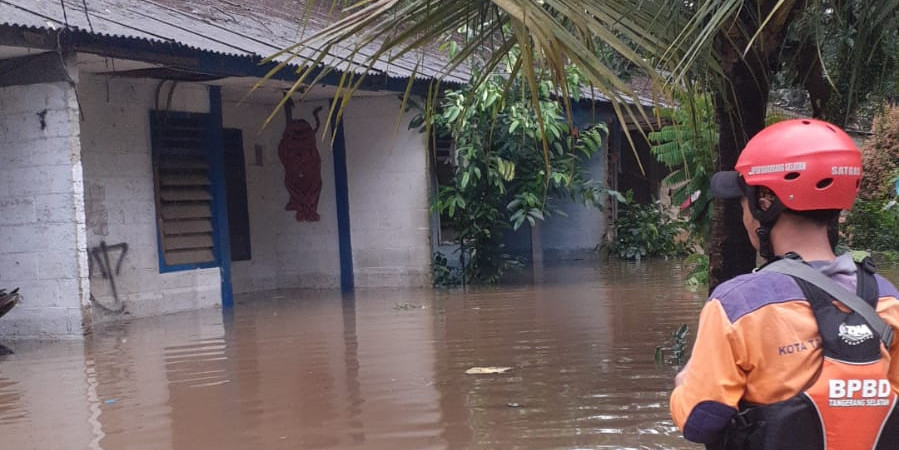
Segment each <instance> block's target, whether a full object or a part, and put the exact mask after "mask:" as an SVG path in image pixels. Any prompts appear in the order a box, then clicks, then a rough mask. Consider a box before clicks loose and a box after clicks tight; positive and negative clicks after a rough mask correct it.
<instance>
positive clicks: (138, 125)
mask: <svg viewBox="0 0 899 450" xmlns="http://www.w3.org/2000/svg"><path fill="white" fill-rule="evenodd" d="M158 84H159V81H158V80H142V79H124V78H106V77H98V76H89V75H84V76H83V77H82V80H81V82H80V83H79V85H78V94H79V98H80V100H81V106H82V108H83V111H84V114H83V119H82V121H81V146H82V148H83V155H84V180H85V183H84V184H85V208H86V215H87V236H88V246H89V249H94V248H96V247H98V246H99V245H100V243H101V242H106V244H107V245H115V244H120V243H127V244H128V252H127V254H126V255H125V257H124V261H123V263H122V268H121V273H119V274H118V275H117V276H116V278H115V284H116V288H117V292H118V297H119V300H120V301H122V302H124V304H125V308H126V312H127V313H128V314H129V315H130V316H131V317H141V316H152V315H157V314H164V313H170V312H176V311H185V310H192V309H198V308H203V307H208V306H214V305H219V304H221V285H220V277H219V269H218V268H211V269H200V270H187V271H178V272H169V273H160V272H159V253H158V244H157V236H156V231H157V227H156V212H155V211H156V207H155V197H154V187H153V164H152V154H151V142H150V114H149V111H150V110H151V109H155V108H156V107H157V105H159V107H160V108H165V107H166V106H168V109H169V110H172V111H187V112H207V111H208V105H209V95H208V91H207V88H206V87H205V86H202V85H197V84H189V83H179V84H178V85H177V86H175V91H174V94H173V95H172V96H171V104H170V105H167V97H168V90H169V88H171V87H172V84H171V83H166V84H165V85H164V86H163V89H162V91H161V94H160V99H159V102H158V103H157V100H156V98H155V95H156V89H157V86H158ZM76 121H77V120H76ZM119 254H120V253H119V252H117V251H115V252H110V258H111V262H112V263H113V264H115V261H117V260H118V257H119ZM92 263H93V264H94V266H93V270H92V275H91V293H92V294H93V296H94V299H95V302H94V308H93V311H94V317H95V319H96V320H99V321H102V320H108V319H114V318H117V317H119V316H120V314H116V313H108V312H106V311H104V309H103V308H102V305H115V299H114V298H113V295H112V290H111V285H110V282H109V280H106V279H104V278H103V277H102V276H101V272H100V270H98V267H96V261H93V262H92Z"/></svg>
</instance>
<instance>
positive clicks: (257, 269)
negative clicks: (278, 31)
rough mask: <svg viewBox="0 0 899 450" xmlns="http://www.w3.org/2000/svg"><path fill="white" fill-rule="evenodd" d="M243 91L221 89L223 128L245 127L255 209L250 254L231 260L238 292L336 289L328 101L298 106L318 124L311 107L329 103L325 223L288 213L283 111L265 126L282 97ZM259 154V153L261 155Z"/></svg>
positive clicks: (322, 147) (322, 146)
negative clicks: (281, 147)
mask: <svg viewBox="0 0 899 450" xmlns="http://www.w3.org/2000/svg"><path fill="white" fill-rule="evenodd" d="M278 94H279V95H280V92H278ZM245 96H246V90H245V89H243V88H230V89H225V90H224V92H223V110H224V111H223V114H224V126H225V127H226V128H240V129H242V130H243V139H244V143H243V148H244V159H245V162H246V176H247V198H248V203H249V204H248V209H249V214H250V240H251V251H252V259H251V260H250V261H236V262H234V263H233V264H232V266H231V272H232V279H233V286H234V292H235V293H246V292H252V291H258V290H267V289H297V288H311V289H323V288H336V287H338V286H340V255H339V253H338V236H337V202H336V200H335V193H334V192H335V188H334V158H333V153H332V152H331V140H330V139H329V137H330V136H328V137H326V138H324V139H322V135H323V133H324V132H325V124H324V122H325V121H327V116H328V108H329V106H330V104H329V103H328V102H321V101H319V102H299V103H297V105H296V107H295V109H294V111H293V118H294V119H295V120H298V119H304V120H306V121H308V122H309V124H310V125H312V126H313V127H315V119H314V118H313V115H312V111H313V110H314V109H315V108H316V107H318V106H321V107H323V109H322V111H320V113H319V118H320V119H321V121H322V125H321V126H320V127H319V139H318V140H317V141H316V147H317V148H318V152H319V155H320V156H321V160H322V166H321V174H322V191H321V195H320V197H319V203H318V214H319V216H320V217H321V220H320V221H318V222H297V221H296V219H295V218H294V215H295V213H294V212H293V211H285V210H284V206H285V205H286V204H287V201H288V199H289V198H290V195H289V194H288V192H287V189H286V188H285V187H284V166H283V165H282V164H281V160H280V159H279V158H278V144H279V143H280V141H281V133H282V132H283V131H284V124H285V118H284V113H283V112H279V113H278V115H277V117H275V118H274V119H273V120H272V122H271V123H270V124H269V125H268V126H265V127H264V126H263V125H264V122H265V119H266V118H267V117H268V116H269V114H271V112H272V111H273V110H274V108H275V105H276V104H277V102H278V101H279V100H280V97H276V96H274V95H271V94H269V95H268V96H267V97H265V96H262V97H260V95H254V96H252V97H251V98H250V99H249V100H247V101H241V100H242V99H244V97H245ZM257 151H258V152H259V153H260V156H261V158H257V154H256V153H257Z"/></svg>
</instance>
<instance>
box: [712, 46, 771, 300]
mask: <svg viewBox="0 0 899 450" xmlns="http://www.w3.org/2000/svg"><path fill="white" fill-rule="evenodd" d="M765 75H767V74H764V75H762V77H764V76H765ZM728 78H729V81H730V82H731V83H732V84H730V85H729V86H725V87H724V88H722V89H719V90H718V94H717V96H716V105H715V115H716V116H717V118H718V131H719V136H720V137H719V141H718V167H717V168H718V170H733V169H734V165H735V164H736V162H737V157H738V156H739V155H740V151H741V150H742V149H743V147H745V146H746V142H748V141H749V138H750V137H751V136H753V135H755V133H757V132H759V131H760V130H761V129H762V128H764V126H765V111H766V109H767V102H768V83H767V80H761V79H760V78H761V77H759V76H756V75H753V71H751V70H749V67H748V65H747V64H746V62H745V60H741V61H739V62H737V63H735V64H734V66H733V69H732V70H731V71H730V76H729V77H728ZM737 105H739V106H737ZM713 208H714V209H713V211H712V229H711V237H710V239H709V293H710V294H711V292H712V291H713V290H714V289H715V287H716V286H718V285H719V284H721V283H723V282H724V281H727V280H729V279H731V278H733V277H735V276H737V275H740V274H744V273H748V272H750V271H751V270H752V269H753V268H754V267H755V262H756V251H755V248H753V247H752V244H751V243H750V242H749V237H748V235H747V234H746V231H747V230H746V229H745V228H744V227H743V211H742V208H741V207H740V201H739V199H734V200H720V199H716V200H715V202H714V206H713ZM749 231H750V232H755V230H749Z"/></svg>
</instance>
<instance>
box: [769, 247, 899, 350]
mask: <svg viewBox="0 0 899 450" xmlns="http://www.w3.org/2000/svg"><path fill="white" fill-rule="evenodd" d="M859 269H860V271H864V272H867V273H868V274H867V275H864V274H861V273H860V274H859V282H860V285H859V288H860V289H865V290H870V289H871V288H870V287H869V286H870V285H871V284H873V285H874V286H875V289H876V283H877V280H875V279H874V275H873V273H870V272H868V269H867V268H866V267H860V268H859ZM760 270H767V271H771V272H778V273H782V274H785V275H790V276H793V277H796V278H800V279H802V280H805V281H808V282H809V283H811V284H813V285H815V286H817V287H818V288H820V289H821V290H823V291H824V292H827V293H828V294H829V295H830V296H832V297H833V298H835V299H837V300H839V301H840V303H842V304H844V305H846V306H847V307H849V308H850V309H852V310H853V311H855V312H856V313H858V314H859V315H860V316H861V317H862V318H864V319H865V322H868V325H870V326H871V327H872V328H874V331H875V332H876V333H877V334H878V335H879V336H880V339H881V340H882V341H883V343H884V344H885V345H886V347H887V348H890V346H891V344H892V343H893V328H892V327H890V326H889V325H887V323H886V322H884V321H883V319H881V318H880V316H879V315H877V311H875V310H874V307H872V306H871V305H869V304H868V303H867V302H865V301H864V300H862V299H861V298H859V296H858V295H855V294H853V293H852V292H849V291H848V290H847V289H846V288H844V287H842V286H840V285H839V284H837V283H836V282H835V281H833V280H831V279H830V278H829V277H827V276H826V275H824V274H822V273H821V272H818V271H817V270H815V269H814V268H812V267H811V266H809V265H808V264H806V263H804V262H803V261H801V260H795V259H791V258H783V259H779V260H777V261H774V262H772V263H770V264H768V265H766V266H764V267H762V268H761V269H760ZM866 277H870V281H863V279H864V278H866Z"/></svg>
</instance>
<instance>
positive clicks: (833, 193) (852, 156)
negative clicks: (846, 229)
mask: <svg viewBox="0 0 899 450" xmlns="http://www.w3.org/2000/svg"><path fill="white" fill-rule="evenodd" d="M735 168H736V171H737V173H739V176H740V178H741V179H742V182H744V183H746V184H747V185H749V186H764V187H767V188H768V189H771V190H772V191H773V192H774V194H775V195H777V198H778V199H780V201H781V203H783V205H784V206H786V207H787V208H789V209H792V210H794V211H808V210H815V209H851V208H852V203H853V202H854V201H855V196H856V194H858V188H859V183H860V182H861V177H862V155H861V152H859V150H858V147H856V146H855V143H854V142H852V139H851V138H850V137H849V135H847V134H846V133H845V132H843V130H841V129H840V128H838V127H837V126H835V125H831V124H829V123H827V122H822V121H820V120H814V119H794V120H787V121H783V122H779V123H776V124H774V125H771V126H769V127H767V128H765V129H763V130H762V131H760V132H759V133H758V134H756V135H755V136H754V137H753V138H752V139H750V140H749V142H748V143H747V144H746V147H745V148H744V149H743V152H742V153H740V157H739V158H738V159H737V164H736V167H735ZM716 175H717V174H716ZM721 175H722V177H721V178H730V177H726V176H723V175H724V173H721ZM735 175H736V174H734V176H733V178H736V176H735ZM724 181H725V180H723V179H722V180H720V181H719V182H718V184H719V185H720V184H721V183H722V182H724ZM714 184H715V183H713V191H714V190H715V186H714ZM725 184H731V183H725ZM724 190H727V189H724ZM719 194H720V195H718V196H720V197H732V196H734V195H727V193H726V192H724V191H722V192H719ZM731 194H733V192H731Z"/></svg>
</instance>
